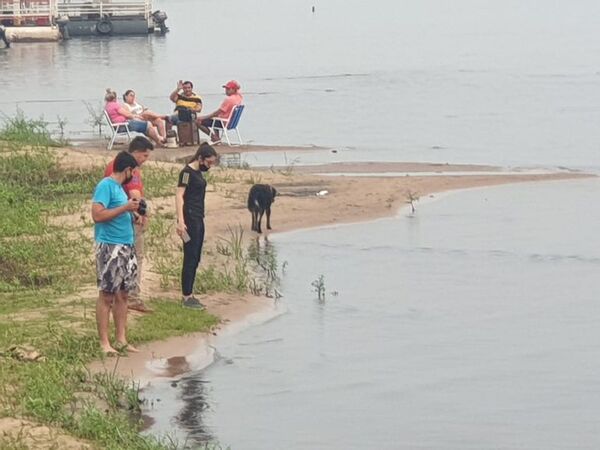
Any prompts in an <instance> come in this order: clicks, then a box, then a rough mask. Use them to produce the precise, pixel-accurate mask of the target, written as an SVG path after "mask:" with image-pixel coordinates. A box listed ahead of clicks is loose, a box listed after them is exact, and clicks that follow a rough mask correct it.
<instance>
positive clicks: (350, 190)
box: [65, 147, 591, 383]
mask: <svg viewBox="0 0 600 450" xmlns="http://www.w3.org/2000/svg"><path fill="white" fill-rule="evenodd" d="M224 149H225V150H229V149H228V148H226V147H225V148H224ZM218 150H219V151H220V152H222V148H221V147H219V149H218ZM274 150H279V151H288V150H289V148H288V147H270V148H269V151H274ZM183 151H185V149H184V150H183ZM183 151H182V150H176V151H175V152H174V151H172V150H163V149H161V150H158V151H155V152H154V154H153V159H154V160H155V161H156V160H163V161H165V160H166V161H167V162H154V163H150V164H158V165H165V166H170V167H181V164H180V163H177V164H174V163H171V162H168V161H173V160H174V159H180V158H181V157H182V156H183ZM252 151H255V149H252ZM165 153H166V155H165ZM188 153H189V151H188ZM114 154H115V153H114V152H106V151H98V150H96V151H90V150H80V149H79V150H77V151H76V152H73V151H70V150H66V151H65V155H66V156H67V158H65V159H66V160H68V162H69V164H71V165H75V166H77V165H80V164H86V165H87V164H89V163H90V161H93V162H95V163H103V162H105V161H108V159H109V158H111V157H113V156H114ZM348 172H351V173H361V174H363V175H367V176H360V177H358V176H329V175H327V173H337V174H340V173H348ZM384 172H387V173H389V172H403V173H405V176H401V177H389V176H385V177H384V176H378V174H379V173H384ZM459 172H460V174H457V173H459ZM481 172H485V174H481ZM212 173H213V174H214V175H215V176H216V177H217V178H218V179H221V180H226V181H223V182H217V183H216V184H215V185H214V186H210V187H209V190H208V192H207V197H206V218H205V223H206V243H205V246H206V245H207V244H208V245H210V244H211V241H212V242H213V243H214V242H215V240H216V239H218V237H219V236H226V235H227V230H228V227H236V226H238V225H240V226H241V227H242V228H243V229H244V232H245V239H246V240H248V241H249V240H250V239H253V238H254V239H255V238H256V237H257V235H256V233H253V232H250V214H249V213H248V211H247V210H246V206H245V205H246V197H247V193H248V189H249V188H250V185H251V184H252V183H253V182H261V183H269V184H272V185H274V186H276V188H277V190H278V191H279V193H280V196H279V197H278V198H277V200H276V202H275V204H274V205H273V213H272V218H271V222H272V225H273V230H272V231H271V232H272V233H275V232H281V231H289V230H295V229H300V228H311V227H318V226H323V225H332V224H339V223H352V222H363V221H368V220H372V219H375V218H380V217H385V216H390V215H393V214H395V213H397V211H398V210H399V208H401V207H403V206H405V205H406V203H407V198H408V195H409V193H411V195H413V196H417V197H420V198H422V199H423V198H427V197H433V196H435V195H436V194H437V193H441V192H445V191H450V190H456V189H465V188H476V187H483V186H493V185H500V184H506V183H520V182H534V181H558V180H566V179H574V178H581V177H589V176H591V175H588V174H583V173H578V172H574V171H557V172H544V173H532V172H528V171H514V170H511V171H510V173H507V172H506V170H504V169H502V168H499V167H492V166H477V165H450V164H431V163H352V164H328V165H326V166H306V167H294V168H293V170H292V171H289V170H280V169H270V170H267V169H262V170H256V169H255V170H249V169H231V168H229V169H224V168H218V169H213V171H212ZM422 173H435V174H436V176H434V177H432V176H424V175H420V174H422ZM465 173H466V174H465ZM173 183H174V184H173V185H174V186H175V180H174V181H173ZM321 191H327V194H326V195H323V196H317V195H316V194H317V193H318V192H321ZM417 205H418V203H417ZM151 208H152V209H157V208H159V209H161V210H163V211H167V212H168V211H170V212H174V201H173V198H171V197H168V198H158V199H153V200H152V202H151ZM417 209H418V206H417ZM265 228H266V227H265ZM173 239H177V238H176V237H175V236H173ZM208 258H210V257H208ZM204 261H205V263H206V258H205V260H204ZM155 278H156V277H155V276H153V274H152V273H147V274H146V281H145V284H144V287H143V293H146V295H148V296H149V295H150V293H156V292H159V291H160V288H159V287H158V286H157V283H156V281H155ZM161 296H163V297H172V298H173V299H174V301H177V300H178V298H179V294H178V292H166V293H161ZM203 302H205V303H206V305H207V309H208V311H209V312H211V313H213V314H215V315H217V316H219V317H220V318H221V319H222V320H223V325H222V326H221V328H220V329H218V330H216V331H215V332H216V333H223V332H231V331H232V330H234V329H235V328H234V327H232V326H231V325H232V324H238V327H239V325H240V324H244V323H245V324H246V325H247V324H249V323H251V322H253V321H256V320H264V319H265V318H268V317H270V316H272V315H273V314H276V309H275V308H274V306H273V301H272V300H270V299H264V298H260V297H256V296H252V295H245V296H240V295H235V294H215V295H210V296H207V297H204V298H203ZM252 317H254V318H253V319H252V320H249V318H252ZM257 318H258V319H257ZM244 320H245V322H244ZM209 338H210V336H207V335H206V334H200V335H191V336H186V337H178V338H171V339H168V340H166V341H162V342H155V343H151V344H148V345H145V346H142V348H141V350H142V351H141V352H140V353H139V354H134V355H131V356H129V357H127V358H121V359H120V360H119V362H118V365H117V369H116V370H117V372H118V373H120V374H122V375H124V376H127V377H133V378H134V379H137V380H139V381H142V382H143V383H146V382H148V381H150V380H151V379H152V378H153V377H172V376H177V375H180V374H181V373H184V372H186V371H189V370H192V369H195V368H200V367H203V366H205V365H206V364H208V363H209V362H210V361H211V360H212V356H213V354H212V349H211V347H210V339H209ZM114 367H115V360H114V359H113V360H111V359H108V360H107V361H105V362H104V363H102V362H97V363H96V364H94V365H93V367H92V368H93V369H96V370H98V369H102V368H106V369H109V370H111V371H112V370H113V369H114Z"/></svg>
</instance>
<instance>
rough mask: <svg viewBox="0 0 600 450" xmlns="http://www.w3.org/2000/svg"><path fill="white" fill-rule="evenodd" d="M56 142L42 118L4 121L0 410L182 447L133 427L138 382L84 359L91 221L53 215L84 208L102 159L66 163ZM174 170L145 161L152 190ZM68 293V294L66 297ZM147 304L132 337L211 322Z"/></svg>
mask: <svg viewBox="0 0 600 450" xmlns="http://www.w3.org/2000/svg"><path fill="white" fill-rule="evenodd" d="M55 144H56V143H55V142H54V141H52V140H51V139H50V137H49V133H47V131H46V127H45V124H44V123H43V121H31V120H28V119H25V118H24V117H23V116H22V115H17V117H16V118H12V119H11V118H9V119H5V121H4V124H3V125H2V126H0V211H2V214H0V417H2V416H11V417H22V418H26V419H29V420H32V421H34V422H37V423H43V424H47V425H49V426H51V427H53V428H56V429H58V430H61V431H62V432H65V433H67V434H70V435H72V436H75V437H78V438H82V439H86V440H88V441H89V442H91V443H92V444H93V445H94V446H95V447H96V448H103V449H134V450H135V449H175V448H178V445H177V443H174V442H172V441H170V440H169V439H164V440H159V439H156V438H153V437H145V436H141V435H140V434H139V429H140V425H141V423H140V416H139V411H140V403H139V398H138V387H137V386H134V385H130V384H128V383H126V382H124V381H123V380H121V379H119V378H118V377H116V376H115V375H114V374H112V373H105V374H95V375H94V374H91V373H90V372H89V371H88V370H87V368H86V367H87V365H88V364H89V363H90V362H91V361H92V360H94V359H98V358H100V357H101V355H100V352H99V346H98V342H97V334H96V328H95V321H94V313H93V310H94V307H95V301H96V299H95V298H79V296H78V295H77V292H78V290H79V289H80V288H81V287H82V286H92V283H93V281H94V266H93V261H92V257H93V255H92V253H93V251H92V248H93V243H92V240H91V238H90V231H91V230H90V227H91V223H90V222H89V220H86V216H82V218H81V220H79V221H78V220H76V221H75V222H76V223H75V224H74V225H70V226H69V227H64V226H62V227H59V226H57V225H53V222H52V220H51V219H52V218H53V216H57V215H60V214H66V213H72V212H75V211H80V210H81V208H82V205H85V204H86V203H87V202H89V198H90V197H91V195H92V192H93V189H94V187H95V185H96V183H97V182H98V181H99V180H100V179H101V178H102V168H100V167H90V168H86V169H81V170H66V169H64V168H63V167H62V166H61V164H60V160H59V158H58V157H57V155H56V154H55V153H54V152H53V150H52V149H50V148H49V147H50V146H52V145H55ZM145 177H146V173H145ZM173 177H174V174H173V171H165V172H161V171H160V170H159V169H156V168H153V167H150V170H149V171H148V175H147V180H148V189H149V192H153V193H156V195H171V194H172V186H173V185H174V181H173V180H174V178H173ZM145 179H146V178H145ZM87 215H88V216H89V213H87ZM87 219H89V217H88V218H87ZM171 219H172V218H171ZM166 220H167V218H165V221H166ZM151 223H152V222H151ZM165 223H166V222H165ZM156 226H160V223H159V222H157V225H155V227H156ZM156 230H157V231H156V233H155V235H156V239H159V238H162V237H164V236H165V233H168V232H169V228H168V227H167V226H165V227H163V229H162V230H161V229H159V228H156ZM159 245H160V243H159V242H157V246H159ZM66 294H68V295H69V296H70V297H72V298H70V299H68V300H67V299H64V296H65V295H66ZM151 303H152V306H153V307H154V308H155V311H156V312H155V313H154V314H153V315H150V316H144V317H142V318H141V319H140V320H139V321H138V322H134V323H132V324H131V326H130V340H131V341H132V342H133V343H135V344H140V343H143V342H148V341H152V340H156V339H163V338H165V337H168V336H173V335H182V334H186V333H193V332H201V331H207V330H210V328H211V327H212V326H214V325H215V324H216V323H217V318H216V317H214V316H211V315H209V314H207V313H206V312H202V311H189V310H184V309H183V308H181V307H180V306H179V304H177V303H174V302H173V301H172V300H160V299H156V300H154V301H152V302H151ZM15 346H17V347H16V348H17V350H18V349H23V348H26V347H30V348H33V349H35V350H36V351H37V352H39V353H40V354H41V355H42V358H41V359H38V360H36V361H35V362H25V361H21V360H19V359H18V357H17V355H18V352H17V351H16V350H15ZM23 346H26V347H23ZM115 361H116V360H115ZM27 442H28V441H27V440H26V438H25V437H24V436H21V435H19V434H17V435H13V436H0V448H15V449H16V448H19V449H20V448H30V447H31V445H30V444H28V443H27ZM48 444H49V445H50V446H51V445H52V443H48ZM56 445H58V444H56ZM31 448H35V447H31ZM55 448H59V447H58V446H55Z"/></svg>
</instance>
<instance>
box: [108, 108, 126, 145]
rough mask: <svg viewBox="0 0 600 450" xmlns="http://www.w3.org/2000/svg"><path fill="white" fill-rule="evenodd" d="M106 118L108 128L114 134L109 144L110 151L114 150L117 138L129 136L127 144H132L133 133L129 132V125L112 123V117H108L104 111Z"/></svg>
mask: <svg viewBox="0 0 600 450" xmlns="http://www.w3.org/2000/svg"><path fill="white" fill-rule="evenodd" d="M104 117H105V118H106V121H107V122H108V127H109V128H110V131H111V133H112V136H111V137H110V141H109V142H108V147H107V149H108V150H112V148H113V145H114V143H115V139H116V138H117V136H127V142H128V143H129V142H131V132H130V131H129V124H128V123H127V122H123V123H112V122H111V120H110V116H109V115H108V113H107V112H106V110H104Z"/></svg>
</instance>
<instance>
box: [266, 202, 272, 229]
mask: <svg viewBox="0 0 600 450" xmlns="http://www.w3.org/2000/svg"><path fill="white" fill-rule="evenodd" d="M270 229H271V207H270V206H269V207H268V208H267V230H270Z"/></svg>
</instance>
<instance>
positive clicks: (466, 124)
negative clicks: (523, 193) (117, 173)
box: [0, 0, 600, 169]
mask: <svg viewBox="0 0 600 450" xmlns="http://www.w3.org/2000/svg"><path fill="white" fill-rule="evenodd" d="M313 5H314V6H315V12H314V13H313V12H312V9H311V8H312V6H313ZM154 6H155V8H160V9H163V10H165V11H167V13H168V15H169V20H168V25H169V26H170V27H171V32H170V33H168V34H167V35H166V36H164V37H161V36H148V37H115V38H106V39H100V38H87V39H73V40H71V41H68V42H63V43H60V44H55V43H50V44H19V45H14V48H13V49H11V50H10V51H0V71H1V73H2V76H1V77H0V92H2V96H1V98H0V112H3V113H5V114H14V111H15V109H16V105H17V104H18V106H19V107H20V108H22V109H23V110H24V111H25V112H27V113H28V114H32V115H37V114H43V115H44V117H45V118H46V119H47V120H49V121H54V122H55V121H56V116H57V115H60V116H61V117H62V118H66V119H67V121H68V123H67V130H68V131H69V133H71V135H72V138H73V139H74V140H77V139H78V138H80V137H89V135H90V133H91V130H92V127H91V126H90V125H89V124H88V123H86V122H87V121H88V120H89V114H88V112H87V109H86V107H85V105H84V104H83V101H87V102H89V103H91V104H92V105H94V106H96V107H99V106H100V105H101V103H102V102H101V99H102V97H103V94H104V89H105V88H106V87H113V88H115V89H116V90H117V91H118V92H124V91H125V90H126V89H129V88H133V89H135V90H136V91H137V93H138V97H139V99H140V100H141V101H142V102H143V103H146V104H147V105H148V106H151V107H152V108H153V109H155V110H158V111H164V112H168V111H169V110H170V109H171V105H170V104H169V100H168V94H169V93H170V92H171V90H172V89H173V88H174V87H175V83H176V81H177V80H178V79H182V78H183V79H190V80H193V81H194V82H195V85H196V90H197V92H198V93H200V94H201V95H202V96H203V97H204V99H205V105H206V109H207V110H210V111H212V110H214V109H216V107H217V105H218V103H219V101H220V100H221V98H222V89H221V88H220V86H221V85H222V84H223V83H224V82H225V81H226V80H228V79H230V78H236V79H238V80H239V81H240V82H241V84H242V87H243V91H244V93H245V96H246V103H247V109H246V111H245V112H244V118H243V122H242V123H241V131H242V133H243V136H244V137H245V139H246V140H248V141H252V142H255V143H262V144H282V145H323V146H332V147H336V148H338V149H339V150H340V151H338V153H336V154H324V153H323V152H312V153H302V154H288V155H286V157H287V158H289V159H291V160H293V159H295V158H296V157H299V158H300V161H299V162H302V163H309V162H322V161H324V160H326V161H335V160H365V159H369V160H379V161H389V160H393V161H407V160H412V161H436V162H465V163H485V164H499V165H505V166H515V165H549V166H556V165H565V166H569V167H586V168H595V169H597V168H600V153H599V152H598V140H599V139H598V128H597V123H599V121H600V106H599V102H598V99H599V98H600V75H599V72H598V67H597V64H596V62H597V60H598V57H599V55H600V39H598V27H597V21H596V17H598V16H599V15H600V3H599V2H597V1H594V0H577V1H575V2H568V1H565V0H557V1H553V2H540V1H537V0H506V1H486V2H481V1H480V0H457V1H453V2H448V1H445V0H422V1H418V2H417V1H412V2H409V1H397V0H373V1H370V2H365V1H362V0H327V1H322V2H320V1H318V0H251V1H247V0H156V1H155V3H154ZM57 101H58V102H57ZM281 158H282V157H281V155H279V156H277V155H273V154H267V155H260V156H258V155H255V156H254V157H253V156H251V157H250V159H249V162H250V163H252V164H267V165H270V164H272V163H274V162H275V163H278V162H281Z"/></svg>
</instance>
